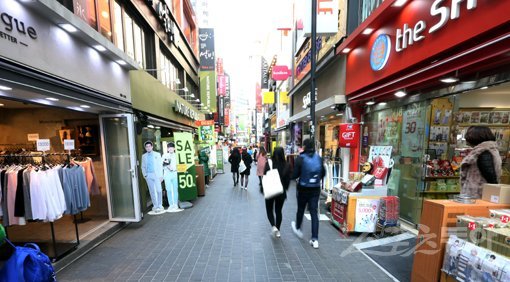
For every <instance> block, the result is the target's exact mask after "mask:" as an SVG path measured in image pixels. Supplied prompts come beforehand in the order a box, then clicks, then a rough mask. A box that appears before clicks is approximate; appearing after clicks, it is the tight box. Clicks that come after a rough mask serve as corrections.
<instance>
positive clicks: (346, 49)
mask: <svg viewBox="0 0 510 282" xmlns="http://www.w3.org/2000/svg"><path fill="white" fill-rule="evenodd" d="M349 52H351V48H344V49H343V50H342V53H344V54H347V53H349Z"/></svg>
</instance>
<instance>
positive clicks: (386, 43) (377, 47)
mask: <svg viewBox="0 0 510 282" xmlns="http://www.w3.org/2000/svg"><path fill="white" fill-rule="evenodd" d="M390 51H391V39H390V37H389V36H388V35H387V34H381V35H379V36H377V38H376V39H375V42H374V45H372V50H371V51H370V66H371V67H372V69H373V70H374V71H380V70H382V69H383V68H384V66H386V63H387V62H388V58H389V57H390Z"/></svg>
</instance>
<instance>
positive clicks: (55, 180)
mask: <svg viewBox="0 0 510 282" xmlns="http://www.w3.org/2000/svg"><path fill="white" fill-rule="evenodd" d="M0 191H1V193H0V216H2V224H3V225H4V226H12V225H25V224H26V222H27V221H44V222H53V221H55V220H58V219H59V218H61V217H62V216H63V215H64V214H71V215H75V214H77V213H80V212H83V211H85V210H86V209H87V208H89V207H90V196H89V194H90V193H92V194H97V193H99V189H98V186H97V181H96V179H95V173H94V170H93V166H92V161H91V159H90V158H83V157H76V158H71V157H70V155H68V154H64V153H51V154H45V155H41V154H34V153H30V152H27V153H25V154H11V155H0Z"/></svg>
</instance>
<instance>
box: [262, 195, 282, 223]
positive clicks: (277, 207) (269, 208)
mask: <svg viewBox="0 0 510 282" xmlns="http://www.w3.org/2000/svg"><path fill="white" fill-rule="evenodd" d="M284 202H285V195H280V196H278V197H275V198H272V199H267V200H266V213H267V219H269V223H270V224H271V226H276V228H278V230H280V226H281V225H282V209H283V203H284ZM273 210H274V211H273ZM275 213H276V222H275V220H274V214H275Z"/></svg>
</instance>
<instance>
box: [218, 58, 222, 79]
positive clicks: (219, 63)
mask: <svg viewBox="0 0 510 282" xmlns="http://www.w3.org/2000/svg"><path fill="white" fill-rule="evenodd" d="M216 72H217V73H218V75H223V59H222V58H218V60H217V63H216Z"/></svg>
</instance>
